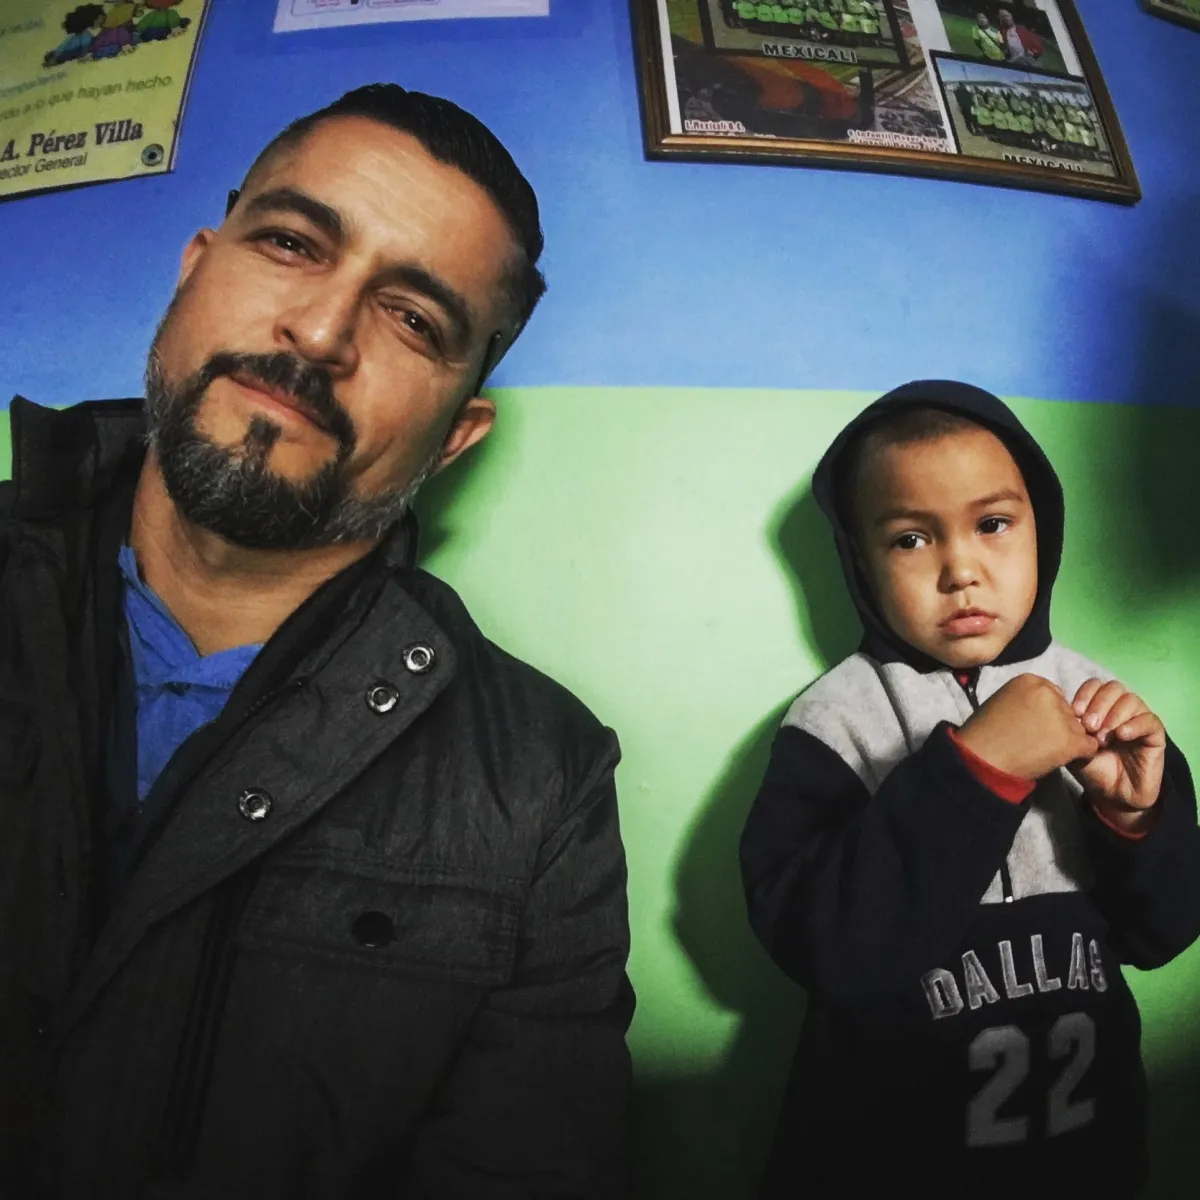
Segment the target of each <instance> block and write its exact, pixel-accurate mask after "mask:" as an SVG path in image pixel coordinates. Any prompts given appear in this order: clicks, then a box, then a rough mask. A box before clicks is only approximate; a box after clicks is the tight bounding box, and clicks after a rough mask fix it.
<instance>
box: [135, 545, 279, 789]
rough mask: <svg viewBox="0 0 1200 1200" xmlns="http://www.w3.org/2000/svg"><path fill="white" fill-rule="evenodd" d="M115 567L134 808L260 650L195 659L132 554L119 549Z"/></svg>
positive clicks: (242, 648)
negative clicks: (128, 689) (131, 715)
mask: <svg viewBox="0 0 1200 1200" xmlns="http://www.w3.org/2000/svg"><path fill="white" fill-rule="evenodd" d="M119 561H120V565H121V574H122V576H124V580H125V586H124V608H125V620H126V623H127V624H128V626H129V651H130V657H131V658H132V660H133V679H134V690H135V696H136V699H137V793H138V800H139V801H141V800H145V798H146V796H147V795H148V794H149V791H150V789H151V787H153V786H154V781H155V780H156V779H157V778H158V777H159V775H160V774H161V773H162V769H163V767H165V766H166V765H167V763H168V762H169V761H170V758H171V755H172V754H174V753H175V751H176V750H178V749H179V747H180V746H181V745H182V744H183V742H185V741H186V740H187V739H188V738H189V737H190V736H191V735H192V734H193V733H195V732H196V730H197V729H199V728H200V726H201V725H207V724H208V722H209V721H212V720H215V719H216V718H217V717H218V716H219V715H220V712H221V710H222V709H223V708H224V707H225V702H226V701H227V700H228V699H229V697H230V694H231V693H232V692H233V689H234V688H235V687H236V686H237V683H238V680H239V679H241V677H242V676H243V675H244V674H245V673H246V668H247V667H249V666H250V664H251V663H252V662H253V661H254V658H255V655H257V654H258V652H259V651H260V650H261V649H262V645H261V643H260V644H258V645H254V646H234V647H233V648H232V649H229V650H221V651H219V652H218V653H216V654H207V655H203V654H200V653H199V652H198V651H197V650H196V647H195V646H194V645H192V640H191V638H189V637H188V635H187V634H186V633H184V631H183V630H182V629H181V628H180V627H179V623H178V622H177V621H176V620H175V618H174V617H173V616H171V614H170V612H168V611H167V606H166V605H165V604H163V602H162V601H161V600H160V599H159V598H158V596H156V595H155V594H154V592H153V590H152V589H151V588H149V587H148V586H147V585H146V584H145V583H144V582H143V581H142V577H141V575H139V573H138V566H137V559H136V557H135V556H134V553H133V549H132V547H130V546H122V547H121V553H120V559H119Z"/></svg>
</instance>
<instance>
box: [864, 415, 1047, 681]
mask: <svg viewBox="0 0 1200 1200" xmlns="http://www.w3.org/2000/svg"><path fill="white" fill-rule="evenodd" d="M863 475H864V478H863V484H862V487H861V491H860V495H859V497H858V502H857V521H856V525H857V531H858V549H859V554H860V556H861V560H862V565H863V568H864V570H865V573H866V576H867V580H868V582H869V583H870V585H871V589H872V592H873V594H874V597H875V600H876V603H877V604H878V605H879V608H880V610H881V611H882V613H883V616H884V619H885V620H886V621H887V623H888V625H889V626H890V627H891V629H892V630H893V632H895V633H897V634H899V636H900V637H902V638H903V639H904V640H905V641H906V642H908V643H909V645H911V646H915V647H916V648H917V649H918V650H922V651H924V652H925V653H926V654H928V655H929V656H930V657H931V658H935V659H937V660H938V661H939V662H943V663H945V664H946V665H947V666H949V667H956V668H967V667H977V666H981V665H982V664H984V663H988V662H991V661H992V659H994V658H995V657H996V656H997V655H998V654H999V653H1000V652H1001V651H1002V650H1003V649H1004V647H1005V646H1007V645H1008V643H1009V642H1010V641H1012V639H1013V638H1014V637H1016V635H1017V633H1018V632H1019V631H1020V629H1021V627H1022V626H1023V625H1024V624H1025V621H1026V619H1027V618H1028V616H1029V614H1030V612H1031V611H1032V610H1033V604H1034V600H1035V599H1036V597H1037V532H1036V529H1035V525H1034V516H1033V505H1032V503H1031V502H1030V499H1029V493H1028V491H1027V490H1026V488H1025V480H1024V479H1023V478H1022V476H1021V471H1020V468H1018V466H1017V464H1016V462H1014V461H1013V457H1012V455H1011V454H1009V452H1008V450H1007V448H1006V447H1005V445H1004V443H1003V442H1001V441H1000V439H999V438H998V437H996V436H995V435H994V434H992V433H989V432H988V431H987V430H986V429H972V430H964V431H962V432H959V433H953V434H949V435H947V436H945V437H942V438H939V439H937V440H936V441H933V442H922V443H916V444H914V445H907V446H889V447H887V448H885V449H884V450H883V451H882V452H881V453H880V455H879V456H878V458H877V460H876V461H875V463H874V468H873V469H868V470H866V471H864V473H863Z"/></svg>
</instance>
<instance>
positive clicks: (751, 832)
mask: <svg viewBox="0 0 1200 1200" xmlns="http://www.w3.org/2000/svg"><path fill="white" fill-rule="evenodd" d="M949 730H950V726H949V725H948V724H946V723H943V724H941V725H939V726H938V727H937V728H936V729H935V730H934V731H933V733H932V734H931V735H930V737H929V738H928V740H927V741H926V742H925V744H924V745H923V746H922V747H921V748H920V749H919V750H917V751H916V752H915V753H914V754H911V755H909V756H908V757H906V758H904V759H902V760H901V761H900V762H899V763H898V764H897V765H896V766H895V767H894V768H893V769H892V770H891V771H890V772H889V773H888V774H887V776H886V777H885V778H884V779H883V781H882V783H881V784H880V786H879V788H878V790H877V791H876V792H875V794H874V795H871V794H870V793H869V792H868V790H867V787H866V786H865V785H864V783H863V782H862V780H861V779H860V778H859V776H858V775H857V774H856V773H855V771H854V770H853V769H851V767H850V766H849V765H848V764H847V763H846V761H845V760H844V759H843V758H842V757H840V756H839V755H838V754H837V753H836V752H835V751H834V750H833V749H831V748H830V747H829V746H828V745H827V744H826V743H825V742H823V741H821V740H820V739H819V738H818V737H816V736H814V735H813V734H812V733H809V732H808V731H806V730H802V729H799V728H796V727H794V726H791V725H785V726H784V727H783V728H782V729H781V730H780V731H779V733H778V734H777V736H776V738H775V742H774V745H773V746H772V748H771V757H770V761H769V763H768V766H767V771H766V776H765V778H764V779H763V783H762V786H761V788H760V789H759V792H758V795H757V797H756V798H755V801H754V805H753V807H752V809H751V812H750V816H749V818H748V820H747V823H746V828H745V830H744V832H743V834H742V842H741V867H742V880H743V884H744V887H745V891H746V899H747V903H748V906H749V910H750V922H751V925H752V926H753V928H754V931H755V933H756V934H757V936H758V938H759V939H760V941H761V942H762V943H763V945H764V946H765V947H766V949H767V952H768V953H769V954H770V955H771V957H772V958H773V959H774V960H775V962H776V963H777V964H778V965H779V966H780V967H781V968H782V969H783V970H784V971H786V972H787V974H789V975H790V976H791V977H792V978H793V979H795V980H797V982H799V983H801V984H803V985H804V986H805V987H808V988H812V989H815V990H818V991H820V992H821V993H822V994H823V995H825V996H827V997H829V998H830V999H831V1000H833V1001H834V1002H835V1003H841V1004H850V1005H854V1004H857V1003H862V1002H869V1001H871V1000H872V999H874V998H877V997H880V996H884V995H887V994H890V993H893V992H895V991H896V990H898V989H900V988H903V987H905V986H907V985H909V984H911V983H912V981H913V980H915V979H917V978H919V976H920V974H921V973H922V972H923V971H925V970H927V969H928V967H929V964H930V963H934V962H939V961H941V960H942V959H943V958H944V957H946V956H947V955H948V954H950V953H952V952H953V950H954V949H955V948H956V947H957V946H958V945H959V944H960V943H961V941H962V938H963V936H964V935H965V932H966V930H967V927H968V926H969V924H970V922H971V921H972V920H973V919H974V918H975V916H976V915H977V913H978V908H979V901H980V897H981V896H982V895H983V894H984V892H985V891H986V890H987V887H988V885H989V883H990V882H991V881H992V879H993V878H994V877H995V875H996V872H997V871H998V870H999V869H1000V867H1001V865H1002V864H1003V862H1004V860H1005V856H1006V855H1007V853H1008V850H1009V847H1010V846H1011V845H1012V841H1013V837H1014V835H1015V834H1016V831H1017V827H1018V826H1019V825H1020V823H1021V821H1022V819H1023V818H1024V816H1025V811H1026V808H1027V805H1026V804H1023V803H1022V804H1014V803H1011V802H1010V801H1007V800H1003V799H1001V798H1000V797H999V796H997V795H995V794H994V793H993V792H992V791H991V790H990V789H989V788H988V787H986V786H985V785H984V784H983V783H981V782H980V781H979V780H978V779H977V778H976V777H975V775H974V774H973V773H972V772H971V770H970V768H969V767H968V766H967V764H966V763H965V762H964V761H963V758H962V755H961V754H960V753H959V752H958V749H957V748H956V747H955V745H954V743H953V741H952V740H951V738H950V734H949Z"/></svg>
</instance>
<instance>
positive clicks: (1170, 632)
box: [0, 388, 1200, 1200]
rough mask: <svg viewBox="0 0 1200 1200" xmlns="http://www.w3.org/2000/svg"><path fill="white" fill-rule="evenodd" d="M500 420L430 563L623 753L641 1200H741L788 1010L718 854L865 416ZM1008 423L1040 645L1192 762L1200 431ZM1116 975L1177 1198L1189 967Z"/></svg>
mask: <svg viewBox="0 0 1200 1200" xmlns="http://www.w3.org/2000/svg"><path fill="white" fill-rule="evenodd" d="M496 396H497V400H498V402H499V407H500V420H499V423H498V426H497V429H496V432H495V434H494V435H493V437H492V438H490V439H489V441H488V442H487V443H485V444H484V445H483V446H482V447H480V448H479V449H478V450H477V451H476V452H474V454H473V456H471V457H469V459H468V461H467V462H465V463H462V464H460V465H459V466H458V467H456V468H455V469H453V470H452V471H450V472H448V473H447V474H445V475H443V476H441V477H439V478H438V479H436V480H434V481H432V482H431V483H430V484H429V485H427V488H426V490H425V492H424V493H423V494H422V496H421V498H420V500H419V501H418V508H419V510H420V511H421V514H422V517H423V521H424V535H423V536H424V550H425V556H426V564H427V565H428V567H429V568H430V569H431V570H433V571H434V572H435V573H437V574H438V575H440V576H442V577H443V578H445V579H446V580H448V581H449V582H450V583H452V584H453V585H454V586H455V587H457V588H458V589H459V590H460V592H461V593H462V595H463V597H464V599H465V600H466V602H467V604H468V606H469V607H470V609H471V610H472V612H473V613H474V615H475V617H476V619H477V620H478V621H479V623H480V624H481V625H482V626H483V628H484V629H485V630H486V631H487V632H488V633H489V634H490V636H492V637H493V638H494V639H495V640H496V641H498V642H500V643H501V644H502V645H504V646H505V647H506V648H508V649H510V650H512V651H513V652H514V653H516V654H518V655H520V656H521V657H523V658H525V659H527V660H528V661H530V662H532V663H533V664H535V665H536V666H538V667H540V668H542V669H544V670H546V671H548V672H549V673H551V674H553V675H555V676H556V677H557V678H559V679H560V680H562V681H563V682H564V683H565V684H567V685H568V686H569V687H571V688H572V689H573V690H575V691H576V692H577V693H578V694H579V695H580V696H582V697H583V698H584V699H585V700H586V701H587V702H588V703H589V704H590V705H591V707H592V708H593V709H594V710H595V711H596V712H597V713H598V714H599V716H600V717H601V718H602V719H603V720H604V721H606V722H607V723H609V724H611V725H612V726H614V727H615V728H616V729H617V731H618V732H619V734H620V736H621V742H622V745H623V747H624V761H623V763H622V765H621V768H620V774H619V784H620V790H621V805H622V821H623V825H624V831H625V839H626V845H627V847H628V852H629V864H630V907H631V912H632V923H633V939H634V943H633V944H634V948H633V957H632V962H631V972H632V976H633V980H634V984H635V987H636V989H637V992H638V996H639V1008H638V1014H637V1019H636V1022H635V1024H634V1027H633V1031H632V1039H631V1040H632V1048H633V1053H634V1056H635V1060H636V1063H637V1075H638V1097H637V1126H636V1137H637V1144H638V1151H637V1153H638V1165H639V1194H640V1195H641V1196H643V1197H646V1198H647V1200H649V1198H653V1200H673V1198H674V1197H688V1198H689V1200H709V1198H711V1200H741V1198H742V1197H746V1196H748V1195H749V1188H750V1182H749V1181H750V1180H752V1179H753V1177H754V1173H755V1171H756V1168H757V1164H758V1162H759V1159H760V1157H761V1154H762V1152H763V1148H764V1145H765V1143H766V1140H767V1138H768V1137H769V1133H770V1125H771V1122H772V1119H773V1115H774V1110H775V1105H776V1102H777V1099H778V1094H779V1091H780V1088H781V1086H782V1082H783V1079H784V1077H785V1074H786V1071H787V1065H788V1059H789V1056H790V1054H791V1049H792V1042H793V1038H794V1034H795V1030H796V1028H797V1025H798V1021H799V1017H800V1013H801V1006H802V995H801V993H800V991H799V990H798V989H796V988H794V987H793V986H792V985H791V984H789V983H788V982H787V981H786V980H784V979H783V978H782V976H780V975H779V973H778V972H777V971H776V970H775V969H774V967H773V966H772V965H771V964H770V962H769V961H767V959H766V958H765V956H764V955H763V954H762V953H761V951H760V950H759V949H758V947H757V945H756V944H755V943H754V942H753V941H752V939H751V937H750V935H749V933H748V931H747V928H746V924H745V919H744V915H743V909H742V903H741V898H740V894H739V887H738V882H737V867H736V844H737V837H738V833H739V831H740V828H741V823H742V819H743V817H744V814H745V811H746V808H747V806H748V804H749V802H750V799H751V797H752V795H753V792H754V789H755V786H756V783H757V780H758V777H759V776H760V774H761V770H762V766H763V763H764V761H765V756H766V753H767V749H768V746H769V744H770V739H771V737H772V734H773V731H774V728H775V725H776V723H777V721H778V719H779V716H780V715H781V712H782V710H783V709H784V707H785V706H786V705H787V704H788V702H789V701H790V700H791V698H792V697H793V696H794V695H795V694H796V693H797V692H798V691H799V690H800V689H801V688H802V687H803V686H804V685H805V684H807V683H808V682H809V681H810V680H812V679H813V678H815V677H816V676H817V675H818V674H819V673H820V672H821V671H823V670H824V669H825V668H827V667H828V666H829V665H831V664H832V663H834V662H836V661H837V660H838V659H839V658H840V657H841V656H842V655H844V654H846V653H847V652H849V651H850V650H851V649H853V646H854V643H855V639H856V625H855V621H854V619H853V616H852V615H851V613H850V612H849V611H848V604H847V601H846V600H845V597H844V593H843V591H842V585H841V578H840V574H839V571H838V568H837V564H836V560H835V558H834V555H833V547H832V542H831V539H830V537H829V535H828V533H827V530H826V528H825V526H824V523H823V520H822V519H821V517H820V515H819V513H818V512H817V510H816V506H815V504H814V502H813V500H812V496H811V492H810V490H809V487H808V480H809V477H810V474H811V471H812V469H813V467H814V466H815V464H816V461H817V459H818V457H819V456H820V453H821V451H822V450H823V449H824V447H825V446H826V445H827V444H828V442H829V441H830V440H831V439H832V437H833V435H834V434H835V433H836V432H837V430H838V429H839V428H840V427H841V426H842V425H844V424H845V423H846V422H847V421H848V420H849V419H850V418H851V416H853V415H854V413H855V412H857V411H858V410H859V409H860V408H861V407H863V406H864V405H865V404H866V403H867V402H868V401H869V400H871V399H873V398H874V397H873V395H872V394H867V393H859V392H817V391H765V390H764V391H732V390H698V389H628V388H626V389H605V388H594V389H588V388H535V389H521V390H513V391H502V392H498V393H497V394H496ZM1015 407H1016V409H1017V412H1018V414H1019V415H1020V416H1021V418H1022V419H1023V420H1024V421H1025V422H1026V423H1027V424H1028V425H1029V427H1030V428H1031V429H1032V431H1033V432H1034V434H1035V435H1036V436H1037V437H1038V438H1039V439H1040V440H1041V442H1042V444H1043V445H1044V446H1045V448H1046V450H1047V452H1048V453H1049V455H1050V457H1051V459H1052V460H1053V461H1054V463H1055V464H1056V466H1057V467H1058V469H1059V471H1060V473H1061V475H1062V478H1063V482H1064V486H1065V488H1066V493H1067V544H1066V554H1065V559H1064V565H1063V571H1062V576H1061V579H1060V582H1059V585H1058V590H1057V593H1056V598H1055V609H1054V620H1055V629H1056V632H1057V634H1058V636H1059V637H1060V638H1061V639H1062V640H1063V641H1065V642H1067V643H1068V644H1069V645H1071V646H1072V647H1074V648H1075V649H1078V650H1079V651H1081V652H1083V653H1085V654H1087V655H1089V656H1091V657H1093V658H1095V659H1098V660H1099V661H1101V662H1103V663H1105V664H1106V665H1107V666H1109V667H1110V668H1111V669H1113V670H1114V671H1115V672H1116V673H1117V674H1118V675H1119V676H1120V677H1121V678H1122V679H1123V680H1125V681H1126V682H1127V683H1128V684H1129V685H1130V686H1131V687H1134V688H1135V689H1136V690H1138V691H1139V692H1140V693H1141V694H1143V695H1144V696H1146V697H1147V698H1148V699H1149V700H1150V702H1151V703H1152V705H1153V706H1154V707H1155V709H1156V711H1158V712H1159V713H1160V714H1161V715H1162V716H1163V718H1164V719H1165V720H1166V722H1167V725H1168V727H1169V728H1170V729H1171V731H1172V734H1173V736H1174V737H1175V739H1176V741H1178V742H1179V744H1180V745H1181V746H1182V747H1183V749H1184V751H1185V752H1186V753H1188V754H1189V756H1190V757H1191V759H1192V761H1193V762H1194V763H1196V764H1200V718H1198V716H1197V713H1198V712H1200V705H1198V704H1197V700H1198V699H1200V636H1198V634H1197V630H1198V629H1200V520H1198V519H1197V513H1198V512H1200V482H1198V479H1197V470H1196V463H1197V462H1198V461H1200V411H1197V410H1191V411H1187V410H1170V409H1162V408H1157V409H1150V408H1145V407H1125V406H1115V405H1111V406H1110V405H1097V404H1088V405H1083V404H1067V403H1052V402H1045V401H1037V400H1019V401H1016V402H1015ZM3 425H4V430H5V434H4V437H5V440H6V438H7V422H4V423H3ZM7 459H8V455H7V450H6V448H5V447H0V461H4V462H6V461H7ZM1131 976H1132V983H1133V987H1134V989H1135V991H1136V993H1137V996H1138V998H1139V1001H1140V1003H1141V1006H1142V1011H1143V1014H1144V1020H1145V1056H1146V1061H1147V1064H1148V1067H1149V1071H1150V1075H1151V1080H1152V1084H1153V1096H1152V1120H1153V1147H1154V1152H1155V1157H1156V1167H1155V1179H1154V1184H1153V1187H1152V1190H1151V1192H1150V1195H1151V1196H1152V1197H1154V1198H1155V1200H1162V1198H1166V1197H1176V1196H1177V1197H1194V1196H1195V1195H1196V1192H1197V1187H1196V1184H1195V1180H1196V1179H1197V1178H1200V1145H1197V1143H1196V1139H1195V1138H1194V1137H1191V1136H1190V1134H1191V1129H1192V1127H1193V1125H1194V1124H1195V1122H1196V1120H1197V1119H1200V1081H1198V1078H1197V1074H1198V1072H1200V1068H1198V1067H1196V1066H1194V1065H1193V1064H1195V1063H1200V1023H1197V1022H1196V1021H1195V1020H1193V1013H1194V1012H1196V1010H1197V1008H1198V1007H1200V1004H1198V1001H1200V951H1197V950H1193V951H1192V952H1190V953H1188V954H1186V955H1184V956H1183V957H1182V958H1181V959H1179V960H1178V961H1176V962H1175V963H1173V964H1171V965H1170V966H1169V967H1166V968H1164V969H1163V970H1160V971H1157V972H1154V973H1153V974H1141V973H1139V972H1136V971H1135V972H1131Z"/></svg>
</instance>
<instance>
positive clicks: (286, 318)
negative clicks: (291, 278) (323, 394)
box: [275, 278, 361, 378]
mask: <svg viewBox="0 0 1200 1200" xmlns="http://www.w3.org/2000/svg"><path fill="white" fill-rule="evenodd" d="M360 309H361V298H360V292H359V289H358V288H357V287H356V286H354V285H353V284H352V283H351V282H350V281H348V280H347V281H345V282H341V281H338V280H335V279H329V278H326V279H324V280H321V281H320V282H319V283H318V282H314V283H313V284H311V285H310V286H307V287H306V286H304V285H301V286H299V287H297V288H296V291H295V293H294V294H293V296H292V298H291V302H290V303H289V304H288V306H287V307H286V308H285V309H284V311H283V312H282V313H280V315H279V319H278V320H277V322H276V326H275V336H276V339H277V340H278V341H280V342H281V343H283V344H284V346H285V347H286V348H288V349H290V350H293V351H295V352H296V353H297V354H299V355H300V356H301V357H302V358H304V359H306V360H307V361H308V362H310V363H312V364H314V365H315V366H320V367H323V368H325V370H327V371H328V372H329V373H330V374H331V375H333V376H334V377H335V378H342V377H344V376H346V375H350V374H352V373H353V372H354V369H355V368H356V367H357V366H358V345H357V339H356V333H357V327H358V322H359V315H360Z"/></svg>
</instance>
